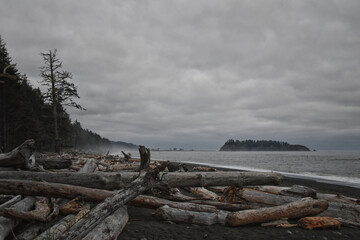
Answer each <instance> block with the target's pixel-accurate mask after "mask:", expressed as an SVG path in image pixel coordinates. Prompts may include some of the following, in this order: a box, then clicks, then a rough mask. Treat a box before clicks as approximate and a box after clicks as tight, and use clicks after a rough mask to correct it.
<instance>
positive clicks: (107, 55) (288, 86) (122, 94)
mask: <svg viewBox="0 0 360 240" xmlns="http://www.w3.org/2000/svg"><path fill="white" fill-rule="evenodd" d="M0 20H1V21H0V22H1V33H0V34H1V35H2V37H3V38H4V39H5V41H6V42H7V47H8V50H9V52H10V55H11V56H12V57H13V60H14V62H16V63H18V68H19V69H20V71H21V72H23V73H26V74H27V75H28V77H29V78H30V79H31V80H32V82H33V84H34V85H37V81H38V80H39V69H38V68H39V66H41V65H42V61H41V57H40V52H46V51H48V50H50V49H54V48H57V49H58V53H59V57H60V58H61V60H62V61H63V63H64V69H65V70H68V71H70V72H72V73H73V75H74V82H75V84H76V85H77V86H78V91H79V94H80V96H81V99H80V100H79V103H80V104H81V105H82V106H83V107H85V108H87V109H88V111H86V112H79V111H77V110H74V109H69V111H70V114H71V117H72V119H74V120H75V119H77V120H79V121H80V122H81V123H82V125H83V126H84V127H86V128H89V129H91V130H93V131H95V132H98V133H99V134H101V135H102V136H104V137H108V138H110V139H113V140H123V141H129V142H134V143H138V144H145V145H147V146H151V147H160V148H169V147H178V148H179V147H182V148H195V149H218V148H219V147H220V146H221V145H222V144H223V143H224V141H225V140H227V139H229V138H235V139H249V138H251V139H274V140H284V141H289V142H291V143H299V144H305V145H307V146H309V147H310V148H320V149H358V150H359V146H360V120H359V119H360V80H359V77H360V68H359V65H360V51H359V49H360V29H359V27H358V23H359V22H360V2H359V1H357V0H347V1H343V0H341V1H340V0H333V1H330V0H317V1H303V0H293V1H285V0H273V1H268V0H263V1H251V0H245V1H236V0H229V1H216V0H199V1H188V0H178V1H167V0H158V1H146V0H142V1H130V0H129V1H68V0H67V1H56V2H51V3H50V2H49V1H45V0H43V1H42V0H34V1H25V0H24V1H10V0H5V1H4V3H2V7H1V9H0Z"/></svg>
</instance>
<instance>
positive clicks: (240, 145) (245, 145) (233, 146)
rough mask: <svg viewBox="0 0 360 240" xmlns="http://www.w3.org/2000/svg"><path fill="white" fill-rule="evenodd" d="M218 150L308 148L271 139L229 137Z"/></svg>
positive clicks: (296, 149)
mask: <svg viewBox="0 0 360 240" xmlns="http://www.w3.org/2000/svg"><path fill="white" fill-rule="evenodd" d="M220 151H310V149H309V148H307V147H305V146H303V145H299V144H294V145H293V144H289V143H287V142H279V141H273V140H259V141H255V140H245V141H239V140H233V139H229V140H228V141H226V143H225V144H224V145H223V146H222V147H221V148H220Z"/></svg>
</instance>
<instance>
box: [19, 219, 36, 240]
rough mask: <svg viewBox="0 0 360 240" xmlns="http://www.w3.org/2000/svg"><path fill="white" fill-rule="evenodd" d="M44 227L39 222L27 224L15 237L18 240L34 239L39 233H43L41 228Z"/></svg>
mask: <svg viewBox="0 0 360 240" xmlns="http://www.w3.org/2000/svg"><path fill="white" fill-rule="evenodd" d="M42 228H43V226H42V225H40V224H39V223H38V222H34V223H32V224H31V225H28V226H26V228H25V229H24V230H22V231H21V233H19V234H18V235H16V237H15V238H14V239H16V240H32V239H34V238H35V237H36V236H37V235H39V233H41V229H42Z"/></svg>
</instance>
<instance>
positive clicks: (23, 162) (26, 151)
mask: <svg viewBox="0 0 360 240" xmlns="http://www.w3.org/2000/svg"><path fill="white" fill-rule="evenodd" d="M34 145H35V141H34V140H32V139H30V140H26V141H25V142H24V143H23V144H21V145H20V146H18V147H17V148H15V149H13V150H12V151H11V152H8V153H2V154H0V167H16V168H22V169H31V168H32V167H34V165H35V161H34V159H33V158H31V156H32V154H33V151H34Z"/></svg>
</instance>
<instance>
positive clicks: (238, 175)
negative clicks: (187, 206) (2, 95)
mask: <svg viewBox="0 0 360 240" xmlns="http://www.w3.org/2000/svg"><path fill="white" fill-rule="evenodd" d="M138 175H139V173H138V172H123V173H119V172H117V173H112V172H110V173H100V172H97V173H71V172H69V173H63V172H61V173H59V172H57V173H53V172H29V171H12V172H0V179H19V180H20V179H21V180H35V181H46V182H56V183H65V184H70V185H77V186H86V187H91V188H98V189H107V190H114V189H119V188H122V187H124V186H126V184H127V183H130V182H131V181H133V180H134V179H135V178H136V177H137V176H138ZM159 179H161V182H162V183H164V184H168V185H169V186H171V187H206V186H224V185H226V186H245V185H259V184H279V183H280V182H281V179H282V177H281V175H280V174H278V173H257V172H230V171H229V172H171V173H169V172H161V173H159Z"/></svg>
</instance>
